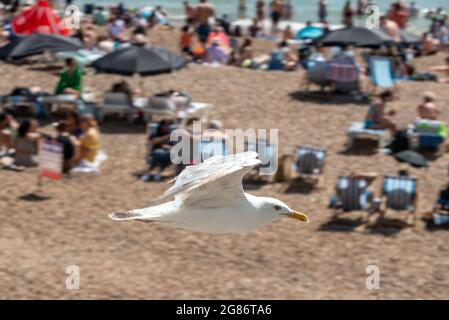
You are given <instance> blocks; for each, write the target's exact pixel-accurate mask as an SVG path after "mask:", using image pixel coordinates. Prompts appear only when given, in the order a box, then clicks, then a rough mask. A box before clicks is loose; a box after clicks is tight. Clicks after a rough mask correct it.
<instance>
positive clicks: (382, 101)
mask: <svg viewBox="0 0 449 320" xmlns="http://www.w3.org/2000/svg"><path fill="white" fill-rule="evenodd" d="M392 100H393V91H391V90H385V91H384V92H382V93H381V94H380V95H379V99H377V100H376V101H374V102H373V103H372V104H371V105H370V107H369V110H368V114H367V115H366V118H365V129H374V130H377V129H389V130H390V132H391V133H392V134H393V135H394V134H396V131H397V126H396V124H395V123H394V122H393V121H392V120H391V119H390V116H394V115H395V114H396V112H395V111H394V110H390V111H389V112H388V113H387V114H386V113H385V107H386V104H387V102H389V101H392Z"/></svg>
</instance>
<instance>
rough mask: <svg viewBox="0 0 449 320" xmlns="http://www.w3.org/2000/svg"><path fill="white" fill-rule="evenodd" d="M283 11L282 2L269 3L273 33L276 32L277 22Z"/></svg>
mask: <svg viewBox="0 0 449 320" xmlns="http://www.w3.org/2000/svg"><path fill="white" fill-rule="evenodd" d="M283 9H284V5H283V1H282V0H272V1H271V3H270V10H271V24H272V28H273V31H275V30H277V26H278V23H279V21H280V20H281V18H282V10H283Z"/></svg>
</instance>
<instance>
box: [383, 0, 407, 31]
mask: <svg viewBox="0 0 449 320" xmlns="http://www.w3.org/2000/svg"><path fill="white" fill-rule="evenodd" d="M409 16H410V13H409V12H408V10H407V8H405V7H403V6H401V4H400V3H399V2H396V3H393V4H392V7H391V10H390V12H389V13H388V18H389V19H390V20H392V21H394V22H396V23H397V25H398V26H399V28H401V29H405V28H406V27H407V21H408V18H409Z"/></svg>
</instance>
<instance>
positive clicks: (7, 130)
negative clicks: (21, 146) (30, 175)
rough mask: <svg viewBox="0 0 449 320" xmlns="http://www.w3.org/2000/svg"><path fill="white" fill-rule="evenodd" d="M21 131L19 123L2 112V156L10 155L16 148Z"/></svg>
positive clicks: (8, 114)
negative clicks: (15, 144) (16, 140)
mask: <svg viewBox="0 0 449 320" xmlns="http://www.w3.org/2000/svg"><path fill="white" fill-rule="evenodd" d="M18 129H19V123H18V122H17V121H16V119H14V117H13V115H12V114H10V113H8V112H0V155H4V154H6V153H8V151H9V149H10V148H13V146H14V139H15V137H16V135H17V130H18Z"/></svg>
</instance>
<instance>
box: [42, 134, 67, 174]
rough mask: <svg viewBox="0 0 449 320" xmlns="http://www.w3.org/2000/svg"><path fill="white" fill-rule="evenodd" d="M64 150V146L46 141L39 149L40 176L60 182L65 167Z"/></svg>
mask: <svg viewBox="0 0 449 320" xmlns="http://www.w3.org/2000/svg"><path fill="white" fill-rule="evenodd" d="M63 150H64V147H63V145H62V144H60V143H58V142H56V141H51V140H44V141H42V142H41V144H40V148H39V174H40V175H41V176H42V177H47V178H50V179H53V180H59V179H61V177H62V166H63Z"/></svg>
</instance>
